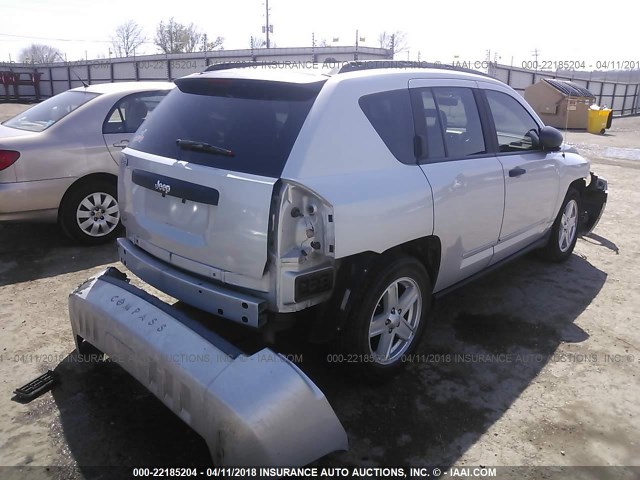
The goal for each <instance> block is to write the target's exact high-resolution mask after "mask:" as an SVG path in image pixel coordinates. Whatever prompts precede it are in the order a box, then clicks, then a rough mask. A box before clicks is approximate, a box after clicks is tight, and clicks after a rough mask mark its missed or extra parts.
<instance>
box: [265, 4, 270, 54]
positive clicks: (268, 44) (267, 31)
mask: <svg viewBox="0 0 640 480" xmlns="http://www.w3.org/2000/svg"><path fill="white" fill-rule="evenodd" d="M264 3H265V5H266V7H267V25H266V29H265V31H266V33H267V48H270V47H271V43H270V42H269V30H270V29H271V25H269V0H264Z"/></svg>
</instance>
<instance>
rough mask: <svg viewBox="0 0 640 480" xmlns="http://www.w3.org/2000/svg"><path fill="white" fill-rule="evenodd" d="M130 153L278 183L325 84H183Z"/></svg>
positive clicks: (144, 129)
mask: <svg viewBox="0 0 640 480" xmlns="http://www.w3.org/2000/svg"><path fill="white" fill-rule="evenodd" d="M176 84H177V85H178V88H176V89H175V90H174V91H172V92H171V93H170V94H169V95H168V96H167V97H166V99H165V100H163V101H162V102H161V103H160V105H158V108H156V110H155V111H154V114H153V115H152V116H151V117H150V118H149V119H148V120H147V121H146V122H145V123H144V125H143V126H142V127H141V129H140V130H138V133H137V134H136V136H135V137H134V139H133V141H132V142H131V144H130V145H129V146H130V148H133V149H135V150H140V151H143V152H147V153H152V154H155V155H161V156H163V157H169V158H174V159H177V160H182V161H186V162H191V163H197V164H200V165H207V166H211V167H215V168H221V169H225V170H231V171H236V172H245V173H252V174H255V175H262V176H266V177H271V178H278V177H279V176H280V174H281V173H282V170H283V169H284V165H285V163H286V161H287V158H288V156H289V153H290V152H291V149H292V148H293V144H294V142H295V141H296V138H297V137H298V133H299V132H300V129H301V128H302V124H303V123H304V121H305V119H306V118H307V114H308V113H309V110H310V109H311V106H312V105H313V102H314V101H315V98H316V96H317V95H318V92H319V91H320V89H321V87H322V85H323V84H324V81H322V82H317V83H310V84H294V83H282V82H270V81H262V80H238V79H233V80H231V79H182V80H177V81H176Z"/></svg>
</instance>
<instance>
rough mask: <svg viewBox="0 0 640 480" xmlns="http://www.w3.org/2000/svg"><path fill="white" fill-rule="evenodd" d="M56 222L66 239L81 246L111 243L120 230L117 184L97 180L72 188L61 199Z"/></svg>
mask: <svg viewBox="0 0 640 480" xmlns="http://www.w3.org/2000/svg"><path fill="white" fill-rule="evenodd" d="M59 223H60V226H61V227H62V230H63V231H64V233H65V234H66V235H67V236H68V237H70V238H72V239H73V240H76V241H78V242H80V243H82V244H84V245H98V244H101V243H105V242H109V241H111V240H113V239H114V238H115V237H116V236H117V235H118V234H119V233H120V231H121V229H122V224H121V222H120V208H119V205H118V189H117V185H116V182H115V181H109V180H106V179H99V180H94V181H86V182H83V183H81V184H79V185H76V186H74V187H72V189H71V190H70V191H68V192H67V194H66V195H65V197H64V199H63V200H62V205H61V206H60V216H59Z"/></svg>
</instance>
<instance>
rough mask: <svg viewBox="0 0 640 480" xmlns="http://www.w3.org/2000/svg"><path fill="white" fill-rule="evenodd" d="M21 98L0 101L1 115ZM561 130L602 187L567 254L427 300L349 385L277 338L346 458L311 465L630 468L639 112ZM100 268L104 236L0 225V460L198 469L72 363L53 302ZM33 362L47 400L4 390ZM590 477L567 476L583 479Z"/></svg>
mask: <svg viewBox="0 0 640 480" xmlns="http://www.w3.org/2000/svg"><path fill="white" fill-rule="evenodd" d="M20 108H24V107H23V106H16V105H0V120H3V119H5V118H7V117H8V116H11V115H12V114H15V113H17V112H18V111H19V109H20ZM567 139H568V142H569V143H572V144H575V145H576V146H577V147H578V149H579V150H580V151H581V152H582V153H583V154H585V155H586V156H588V157H589V158H590V159H591V160H592V162H593V165H592V169H593V170H594V171H595V172H596V173H597V174H599V175H601V176H603V177H605V178H607V179H608V181H609V202H608V205H607V207H606V211H605V214H604V216H603V218H602V220H601V222H600V224H599V226H598V227H597V229H596V230H595V232H594V233H593V234H591V235H589V236H588V237H586V238H583V239H580V240H578V244H577V246H576V249H575V253H574V255H573V256H572V257H571V259H570V260H569V261H568V262H567V263H564V264H559V265H557V264H547V263H543V262H541V261H539V260H537V259H536V257H535V256H527V257H525V258H522V259H520V260H517V261H515V262H514V263H511V264H510V265H508V266H506V267H505V268H503V269H501V270H499V271H496V272H494V273H492V274H489V275H487V276H485V277H483V278H482V279H481V280H479V281H478V282H476V283H473V284H470V285H468V286H466V287H463V288H461V289H459V290H457V291H455V292H454V293H452V294H451V295H449V296H448V297H445V298H443V299H442V300H440V301H439V302H438V303H437V304H436V307H435V309H434V311H433V314H432V318H431V323H430V324H429V326H428V328H427V329H426V332H425V337H424V340H423V342H422V343H421V346H420V348H419V350H418V352H417V353H418V354H417V355H415V356H413V357H411V358H410V359H408V362H407V363H408V364H407V365H406V368H405V369H404V371H403V372H402V373H401V374H400V375H399V376H398V377H397V378H395V379H393V380H392V381H391V382H389V383H387V384H385V385H383V386H378V387H371V386H366V385H362V384H358V383H357V382H354V381H353V379H352V378H350V377H349V376H348V375H347V374H345V372H344V368H341V367H342V366H341V365H335V364H333V363H335V362H331V361H328V360H327V359H328V358H329V360H331V359H333V360H336V357H331V356H329V357H328V355H330V353H331V352H330V351H329V350H327V349H326V348H325V347H323V346H318V345H310V344H308V343H306V342H304V341H303V339H302V337H301V335H300V334H299V333H298V332H297V331H293V332H291V333H288V334H284V335H281V336H279V337H278V338H277V340H276V344H275V346H274V347H273V348H274V349H277V350H279V351H282V352H284V353H288V354H291V355H293V357H294V358H295V359H296V361H297V363H298V365H299V366H300V368H302V369H303V370H304V371H305V372H306V373H307V374H308V375H309V376H310V377H311V378H312V380H314V381H315V382H316V384H317V385H318V386H319V387H320V389H322V390H323V392H324V393H325V394H326V396H327V398H328V400H329V402H330V403H331V405H332V406H333V408H334V410H335V411H336V414H337V415H338V417H339V419H340V420H341V421H342V422H343V425H344V426H345V429H346V431H347V434H348V436H349V441H350V450H349V451H348V452H338V453H334V454H332V455H330V456H328V457H325V458H324V459H321V460H320V461H319V462H318V464H319V465H331V466H395V465H416V466H426V465H442V466H460V467H461V466H471V467H473V466H478V465H482V466H549V465H558V466H636V467H638V466H640V433H639V432H640V403H639V402H638V398H640V377H639V373H640V328H639V326H638V319H639V318H640V242H639V241H638V239H639V238H640V213H639V206H640V189H639V188H638V183H639V180H640V160H638V159H634V158H635V157H634V155H637V154H638V152H640V118H637V117H636V118H625V119H614V124H613V128H612V129H611V130H609V131H608V132H607V134H606V135H602V136H601V135H592V134H588V133H584V132H569V133H568V137H567ZM109 265H113V266H118V268H120V269H121V270H125V269H124V267H120V266H119V265H118V263H117V252H116V247H115V244H113V243H112V244H108V245H104V246H100V247H90V248H85V247H79V246H75V245H73V244H72V243H71V241H69V240H67V239H66V238H65V237H64V236H63V235H62V234H61V233H60V232H59V231H58V229H57V227H56V226H55V225H0V328H1V335H0V378H1V381H0V465H4V466H25V467H28V466H40V465H56V466H66V467H70V469H71V470H65V471H62V470H57V469H52V470H49V471H45V470H37V474H38V475H40V476H44V477H56V476H58V477H67V478H68V477H69V476H70V477H71V478H96V476H97V474H96V471H95V470H92V469H91V468H90V467H91V466H96V465H146V466H154V465H182V466H185V465H206V464H208V463H209V462H210V458H209V454H208V450H207V448H206V445H205V443H204V441H203V440H202V439H201V438H200V437H199V436H197V435H196V434H195V433H194V432H192V431H191V430H190V429H189V428H188V427H186V426H185V425H184V424H183V423H182V422H181V421H180V420H179V419H178V418H177V417H176V416H174V415H173V414H172V413H171V412H170V411H169V410H168V409H166V408H165V407H164V406H163V405H162V404H161V403H160V402H159V401H158V400H156V398H155V397H154V396H153V395H152V394H150V393H149V392H148V391H147V390H146V389H145V388H143V387H142V386H141V385H139V384H138V383H137V382H136V381H135V380H134V379H133V378H131V377H130V376H129V375H128V374H126V373H125V372H124V371H123V370H122V369H120V368H119V367H118V366H117V364H115V363H113V362H106V363H80V362H79V361H77V359H75V357H73V356H72V353H73V351H74V344H73V340H72V337H71V328H70V324H69V320H68V311H67V296H68V294H69V292H70V291H71V290H72V289H74V288H75V287H76V286H77V285H79V284H80V283H82V282H83V281H84V280H85V279H86V278H88V277H89V276H91V275H93V274H95V273H97V272H99V271H101V270H102V269H104V268H105V267H107V266H109ZM211 321H212V322H215V321H216V320H215V318H211ZM256 341H259V340H256ZM48 369H51V370H54V371H55V372H56V373H57V374H58V376H59V379H60V381H59V383H58V384H57V385H56V386H55V387H54V388H53V389H52V390H51V391H50V392H48V393H46V394H44V395H42V396H41V397H40V398H38V399H36V400H34V401H32V402H31V403H28V404H21V403H18V402H15V401H12V400H11V398H12V392H13V390H14V389H15V388H17V387H19V386H21V385H23V384H24V383H26V382H28V381H29V380H31V379H33V378H35V377H37V376H38V375H40V374H41V373H43V372H45V371H46V370H48ZM292 421H295V419H292ZM309 435H311V436H312V435H313V432H309ZM638 471H639V470H638V469H635V470H631V469H628V470H625V469H605V470H601V471H598V472H599V473H598V474H597V478H636V477H635V476H634V474H637V473H638ZM8 472H14V473H15V474H16V475H17V474H18V470H15V469H14V470H10V471H6V472H5V473H8ZM22 472H24V471H22ZM34 472H35V471H34ZM502 472H503V474H504V475H505V476H503V477H499V478H507V476H508V475H509V470H508V469H506V470H503V471H502ZM585 472H586V473H585ZM589 472H590V471H589V470H583V471H575V472H573V474H572V473H571V472H569V473H568V476H569V478H596V477H592V476H590V475H592V474H593V472H591V473H589ZM513 475H516V474H515V473H514V474H513ZM565 476H566V475H565ZM517 477H518V478H541V477H540V472H536V471H533V470H531V471H524V472H522V471H519V472H518V473H517ZM101 478H105V477H104V476H103V477H101Z"/></svg>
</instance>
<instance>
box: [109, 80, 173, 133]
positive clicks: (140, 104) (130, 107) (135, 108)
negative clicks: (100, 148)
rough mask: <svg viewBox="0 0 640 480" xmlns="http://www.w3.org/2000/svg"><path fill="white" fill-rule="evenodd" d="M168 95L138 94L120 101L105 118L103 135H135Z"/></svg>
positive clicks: (164, 93) (163, 93)
mask: <svg viewBox="0 0 640 480" xmlns="http://www.w3.org/2000/svg"><path fill="white" fill-rule="evenodd" d="M167 93H169V92H168V91H160V92H146V93H136V94H133V95H127V96H126V97H124V98H122V99H120V100H118V102H117V103H116V104H115V105H114V106H113V108H112V109H111V110H110V111H109V113H108V114H107V117H106V118H105V121H104V124H103V125H102V133H104V134H108V133H135V131H136V130H137V129H138V127H140V125H142V122H144V120H145V119H146V118H147V116H148V115H149V114H150V113H151V112H152V111H153V110H154V109H155V108H156V107H157V106H158V104H159V103H160V101H161V100H162V99H163V98H164V97H165V96H166V95H167Z"/></svg>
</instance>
